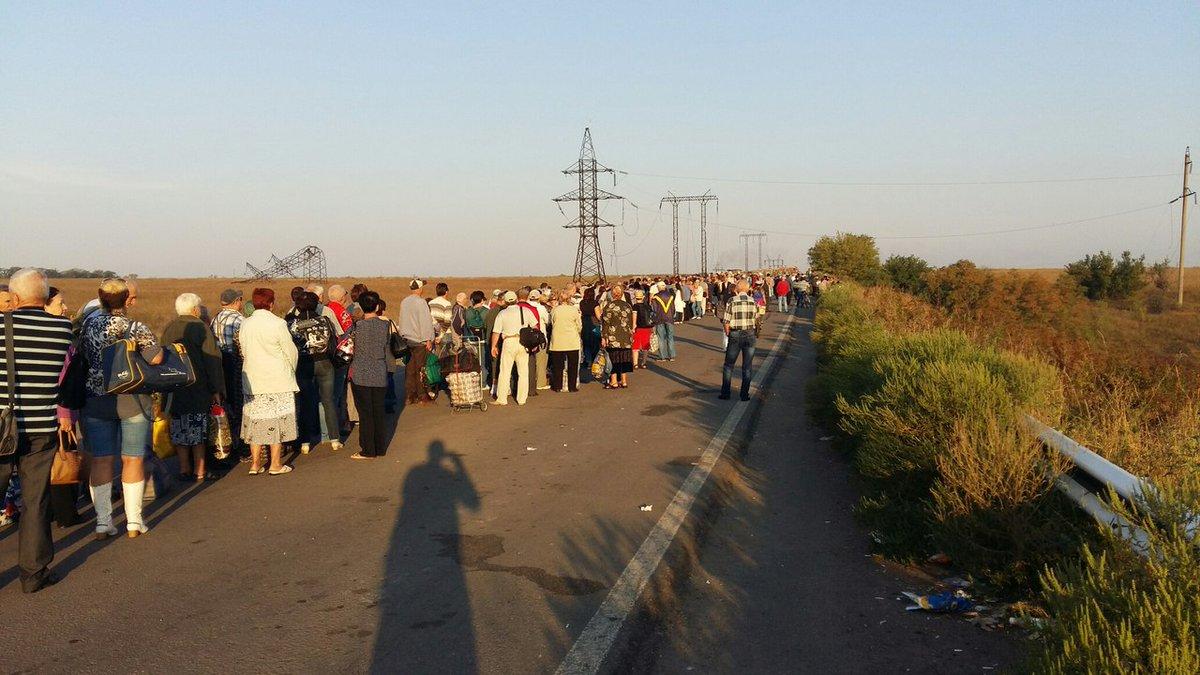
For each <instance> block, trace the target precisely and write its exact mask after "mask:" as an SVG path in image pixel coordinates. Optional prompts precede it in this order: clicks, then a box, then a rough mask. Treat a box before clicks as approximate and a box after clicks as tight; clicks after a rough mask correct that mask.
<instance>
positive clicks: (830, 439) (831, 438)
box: [821, 436, 833, 441]
mask: <svg viewBox="0 0 1200 675" xmlns="http://www.w3.org/2000/svg"><path fill="white" fill-rule="evenodd" d="M821 440H823V441H832V440H833V436H822V437H821Z"/></svg>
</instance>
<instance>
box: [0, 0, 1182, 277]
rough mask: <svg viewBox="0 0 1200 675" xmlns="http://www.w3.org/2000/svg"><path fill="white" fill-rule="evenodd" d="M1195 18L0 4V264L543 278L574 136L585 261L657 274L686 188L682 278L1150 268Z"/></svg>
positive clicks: (567, 186)
mask: <svg viewBox="0 0 1200 675" xmlns="http://www.w3.org/2000/svg"><path fill="white" fill-rule="evenodd" d="M1198 38H1200V6H1198V5H1197V4H1196V3H1195V2H1191V1H1187V2H1185V1H1180V2H1149V1H1146V2H1086V3H1072V2H1054V3H1045V2H1028V3H1019V2H999V3H997V2H954V3H950V2H945V3H916V2H914V3H895V2H887V3H824V6H818V5H817V3H803V2H794V1H792V2H785V3H770V2H737V3H727V4H724V3H722V4H718V3H703V2H699V3H698V2H688V3H682V2H679V3H677V2H662V3H621V2H609V3H589V4H576V3H569V2H544V3H541V2H539V3H521V2H518V3H500V4H490V3H489V4H485V3H458V2H440V3H423V4H422V3H378V4H374V3H332V2H327V3H307V2H280V3H245V2H231V3H221V2H206V3H137V2H130V3H53V4H51V3H27V2H15V1H13V0H0V242H3V243H0V267H4V266H9V265H35V266H42V267H57V268H67V267H84V268H89V269H91V268H108V269H114V270H116V271H118V272H121V273H138V274H141V275H143V276H208V275H217V276H237V275H239V274H242V273H243V272H244V270H245V263H246V262H248V261H249V262H253V263H254V264H256V265H261V264H262V263H264V262H265V261H266V260H267V259H268V258H269V257H270V256H271V255H272V254H278V255H280V256H284V255H287V254H289V253H291V252H293V251H295V250H297V249H299V248H301V247H303V246H305V245H308V244H316V245H318V246H320V247H321V248H322V249H323V250H324V251H325V253H326V255H327V257H328V261H329V268H330V272H331V273H332V274H334V275H338V276H364V277H365V276H402V275H409V274H421V275H427V276H436V275H439V274H445V275H453V276H464V275H499V274H523V275H524V274H569V273H570V271H571V269H572V267H573V264H574V256H575V250H576V243H577V239H576V237H577V234H576V231H575V230H569V229H564V228H563V227H562V226H563V225H566V224H568V222H569V221H570V219H571V216H572V211H573V206H574V205H572V204H567V205H564V208H563V209H562V211H560V209H559V207H558V205H556V204H555V203H554V202H553V201H551V200H552V198H554V197H556V196H558V195H560V194H562V193H565V192H568V191H569V190H571V189H573V187H574V184H573V182H572V177H570V176H566V175H563V174H562V173H561V171H562V170H563V169H564V168H567V167H568V166H569V165H570V164H571V163H572V162H574V161H575V159H576V158H577V157H578V153H579V145H580V140H581V138H582V135H583V129H584V127H590V128H591V130H592V135H593V138H594V141H595V148H596V153H597V156H598V158H599V160H600V161H601V162H602V163H603V164H605V165H607V166H609V167H612V168H614V169H616V170H618V171H620V172H624V173H616V174H614V175H613V176H606V177H603V178H602V180H601V185H602V187H604V189H607V190H609V191H611V192H614V193H616V194H619V195H623V196H625V197H626V199H625V200H623V201H617V200H613V201H609V202H605V203H604V209H603V215H604V217H605V218H606V219H608V220H609V221H611V222H613V223H615V224H616V227H614V228H612V229H611V230H605V231H603V232H602V236H601V240H602V242H603V249H604V254H605V262H606V265H607V267H608V269H609V271H610V273H611V272H614V271H615V272H616V273H618V274H627V273H635V272H656V271H670V268H671V216H670V207H669V206H667V207H664V208H662V209H660V207H659V200H660V199H661V197H663V196H664V195H666V194H668V192H671V193H674V194H677V195H686V194H702V193H704V192H705V191H711V192H712V193H713V194H715V195H717V197H718V198H719V202H718V205H717V206H716V207H710V208H712V210H711V211H710V212H709V214H708V216H709V264H710V267H717V266H741V265H742V264H743V263H744V260H743V257H744V249H743V246H742V241H741V240H740V239H739V236H738V235H739V234H742V233H745V232H756V231H766V232H767V233H768V235H767V237H766V240H765V242H764V246H763V252H764V255H767V256H771V257H779V258H783V259H785V260H786V261H787V262H789V263H793V264H800V265H803V264H804V263H803V261H804V258H805V253H806V251H807V250H808V247H809V246H811V245H812V243H813V241H814V240H815V237H816V236H820V235H822V234H829V233H834V232H837V231H847V232H856V233H866V234H871V235H874V236H877V237H878V238H879V239H878V244H879V248H880V251H881V253H882V254H883V255H884V256H885V257H886V256H888V255H892V254H915V255H919V256H921V257H924V258H926V259H927V260H929V261H930V262H932V263H934V264H939V265H940V264H948V263H951V262H954V261H956V260H959V259H962V258H969V259H972V260H974V261H976V262H977V263H979V264H981V265H985V266H990V267H1053V266H1059V265H1063V264H1065V263H1066V262H1069V261H1071V260H1074V259H1077V258H1079V257H1081V256H1083V255H1084V254H1087V253H1092V252H1096V251H1098V250H1102V249H1103V250H1112V251H1122V250H1126V249H1128V250H1131V251H1133V252H1134V253H1135V254H1138V255H1140V254H1145V255H1146V256H1147V258H1148V259H1151V260H1159V259H1162V258H1164V257H1171V258H1172V259H1174V258H1175V256H1176V255H1177V251H1178V243H1179V242H1178V237H1179V217H1180V213H1179V203H1178V202H1177V203H1175V204H1174V205H1168V204H1167V202H1169V201H1170V200H1171V199H1173V198H1174V197H1176V196H1178V195H1179V194H1180V191H1181V188H1182V184H1181V182H1182V177H1181V174H1182V162H1183V152H1184V148H1185V146H1187V145H1189V144H1190V145H1192V146H1195V147H1196V149H1197V155H1198V156H1200V106H1198V104H1197V101H1198V100H1200V98H1198V97H1197V94H1198V93H1200V87H1198V86H1197V85H1200V39H1198ZM1126 176H1152V177H1149V178H1122V179H1120V180H1111V181H1084V182H1070V183H1065V182H1041V183H1016V184H1014V183H1007V182H1004V181H1027V180H1059V179H1075V178H1096V177H1126ZM613 178H615V185H614V183H613ZM1195 178H1196V180H1194V181H1193V183H1194V184H1200V175H1197V176H1196V177H1195ZM756 181H761V182H756ZM789 181H790V182H789ZM803 183H807V184H803ZM813 183H824V184H813ZM839 183H841V184H839ZM844 183H855V184H856V185H845V184H844ZM896 183H910V184H911V183H943V184H944V183H985V184H975V185H895V184H896ZM880 184H890V185H880ZM1196 210H1197V209H1193V212H1194V211H1196ZM1126 212H1130V213H1126ZM1118 213H1124V215H1117V216H1112V217H1108V216H1110V215H1111V214H1118ZM1099 216H1104V217H1100V218H1097V217H1099ZM680 217H681V218H680V249H681V250H680V258H681V267H682V268H683V269H684V271H694V270H697V269H698V268H699V239H700V236H699V210H698V209H697V208H695V207H693V208H692V209H690V210H689V209H687V208H686V207H684V208H681V211H680ZM1075 221H1086V222H1075ZM1059 223H1073V224H1070V225H1058V226H1054V227H1045V226H1049V225H1056V224H1059ZM1027 228H1040V229H1027ZM997 230H1022V231H1017V232H1007V233H997V234H980V233H989V232H995V231H997ZM951 235H953V236H951ZM964 235H965V236H964ZM1188 239H1189V246H1188V248H1189V250H1188V256H1187V258H1188V261H1189V263H1190V264H1200V227H1196V226H1195V222H1194V219H1193V227H1192V228H1191V232H1190V233H1189V237H1188ZM614 247H615V248H614ZM751 258H752V259H751V264H754V263H755V262H756V260H755V259H756V258H757V248H756V247H755V246H752V247H751Z"/></svg>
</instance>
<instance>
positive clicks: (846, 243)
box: [808, 232, 883, 285]
mask: <svg viewBox="0 0 1200 675" xmlns="http://www.w3.org/2000/svg"><path fill="white" fill-rule="evenodd" d="M808 263H809V265H810V266H812V268H813V269H817V270H821V271H822V272H828V273H830V274H834V275H836V276H838V277H842V278H844V279H853V280H855V281H858V282H860V283H863V284H868V285H870V284H877V283H879V282H880V281H881V280H882V278H883V268H882V267H881V266H880V264H879V249H878V248H876V246H875V239H874V238H872V237H869V236H867V235H865V234H848V233H846V232H839V233H838V234H837V235H836V236H833V237H830V236H824V237H821V238H820V239H818V240H817V243H815V244H813V245H812V248H810V249H808Z"/></svg>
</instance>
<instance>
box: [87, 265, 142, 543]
mask: <svg viewBox="0 0 1200 675" xmlns="http://www.w3.org/2000/svg"><path fill="white" fill-rule="evenodd" d="M136 289H137V287H136V286H134V285H133V284H131V283H128V282H126V281H125V280H124V279H116V278H109V279H105V280H104V281H103V282H101V283H100V290H99V293H98V298H99V300H100V307H99V309H97V310H96V311H94V312H92V313H91V314H89V315H88V317H87V318H86V319H84V321H83V326H82V327H81V329H80V335H79V341H80V347H81V349H82V351H83V355H84V357H85V358H86V359H87V363H88V377H87V401H86V403H85V404H84V407H83V437H84V441H85V443H86V444H87V448H88V450H89V451H90V452H91V454H92V466H91V479H90V481H89V482H90V484H91V491H92V504H93V506H94V507H95V510H96V538H97V539H105V538H108V537H111V536H113V535H115V534H116V533H117V528H115V527H113V522H112V520H113V517H112V515H113V514H112V508H113V507H112V481H113V471H114V465H115V457H116V455H118V454H120V455H121V492H122V495H123V497H124V502H125V529H126V531H127V532H128V535H129V537H130V538H133V537H137V536H138V535H140V534H144V533H145V532H146V529H147V528H146V524H145V523H144V522H143V521H142V497H144V496H145V491H146V472H145V467H144V463H143V460H144V459H145V457H146V452H147V451H148V450H149V448H150V429H151V421H150V410H151V408H152V407H153V402H152V401H151V400H150V397H149V396H144V395H138V394H107V393H105V389H104V369H103V365H102V364H103V359H102V358H101V352H103V351H104V348H105V347H107V346H109V345H111V344H113V343H115V342H119V341H121V340H124V339H126V338H129V339H132V340H133V341H134V342H135V343H136V344H137V348H138V351H140V352H141V354H142V357H143V358H145V359H146V360H147V361H149V362H150V363H151V364H158V363H161V362H162V358H163V354H162V349H161V348H160V347H159V346H158V341H157V340H155V338H154V332H153V331H151V330H150V329H149V328H148V327H147V326H146V324H144V323H141V322H139V321H134V320H132V319H130V318H128V317H127V316H125V310H126V308H127V307H128V306H132V305H133V304H134V302H135V301H136V300H137V290H136Z"/></svg>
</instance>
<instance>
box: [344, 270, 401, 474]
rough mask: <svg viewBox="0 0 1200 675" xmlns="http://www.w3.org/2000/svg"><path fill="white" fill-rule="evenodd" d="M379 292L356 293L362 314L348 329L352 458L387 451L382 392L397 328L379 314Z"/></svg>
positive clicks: (393, 365)
mask: <svg viewBox="0 0 1200 675" xmlns="http://www.w3.org/2000/svg"><path fill="white" fill-rule="evenodd" d="M379 303H380V299H379V294H378V293H376V292H375V291H367V292H366V293H363V294H362V295H360V296H358V305H359V307H362V311H363V318H362V320H361V321H358V322H356V323H355V324H354V327H353V328H351V329H350V330H351V331H352V333H353V335H354V362H353V363H352V364H350V381H351V388H352V389H353V390H354V402H355V404H357V405H358V419H359V425H358V447H359V450H358V452H356V453H354V454H353V455H350V458H351V459H375V458H376V457H378V456H379V455H382V454H384V453H385V452H387V442H388V438H387V417H386V414H385V410H384V395H385V394H386V393H387V383H388V379H389V378H390V377H391V376H392V373H394V372H395V370H396V359H395V358H393V357H392V353H391V349H390V348H389V343H390V341H391V337H392V333H393V332H394V331H395V330H396V329H395V328H394V327H393V324H392V322H391V321H389V320H388V319H386V318H384V317H382V316H379Z"/></svg>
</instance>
